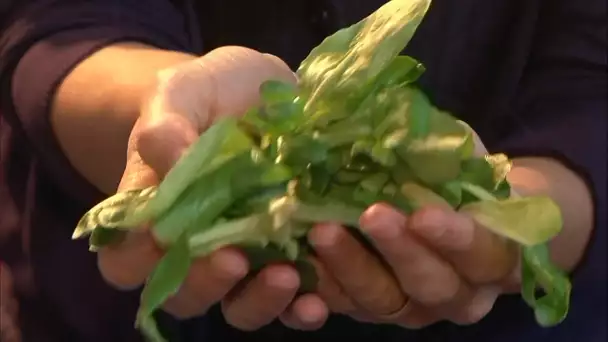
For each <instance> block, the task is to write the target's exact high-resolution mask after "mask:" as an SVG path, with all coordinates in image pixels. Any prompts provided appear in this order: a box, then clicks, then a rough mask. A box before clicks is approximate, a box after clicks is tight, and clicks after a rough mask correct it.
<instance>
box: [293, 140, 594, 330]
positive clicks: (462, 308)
mask: <svg viewBox="0 0 608 342" xmlns="http://www.w3.org/2000/svg"><path fill="white" fill-rule="evenodd" d="M476 153H477V154H485V153H486V150H485V147H483V144H481V141H480V140H479V139H477V151H476ZM509 181H510V182H511V185H512V186H513V188H514V189H517V190H516V191H515V192H517V193H515V194H513V195H514V196H518V195H533V194H544V195H549V196H551V197H552V198H553V199H554V200H555V201H556V203H557V204H558V205H559V206H560V208H561V209H562V215H563V220H564V228H563V229H562V232H561V233H560V234H559V235H558V236H557V237H556V238H555V239H554V240H552V241H551V243H550V248H551V256H552V259H553V261H554V262H555V263H556V264H557V266H559V267H560V268H562V269H565V270H572V269H573V268H574V267H575V266H576V264H577V263H578V262H579V261H580V260H581V258H582V255H583V253H584V250H585V247H586V245H587V243H588V241H589V238H590V235H591V231H592V227H593V219H592V217H593V205H592V201H591V196H590V192H589V190H588V189H587V187H586V186H585V183H584V182H583V181H582V180H581V179H580V177H579V176H577V175H576V174H575V173H574V172H572V171H570V170H569V169H567V168H566V167H565V166H564V165H563V164H561V163H559V162H558V161H555V160H552V159H545V158H522V159H516V160H515V161H514V167H513V169H512V171H511V173H510V174H509ZM573 208H576V209H573ZM360 225H361V227H362V230H363V231H364V233H365V234H367V235H368V236H369V237H370V238H371V241H372V243H373V245H374V246H375V248H376V249H377V251H378V252H379V255H380V256H381V258H378V257H376V256H375V255H374V254H373V253H370V252H369V251H368V250H367V249H365V248H364V247H363V246H362V245H361V244H360V243H359V242H357V240H356V239H355V238H353V236H352V235H350V234H349V233H348V231H347V230H346V229H345V228H344V227H341V226H340V225H337V224H331V223H328V224H322V225H318V226H316V227H315V228H313V230H312V231H311V232H310V234H309V241H310V242H311V244H312V245H313V247H314V249H315V251H316V253H317V256H316V259H314V260H313V262H314V263H315V265H316V268H317V273H318V274H319V278H320V280H319V284H318V293H319V295H320V296H321V298H322V299H323V300H324V301H325V302H326V303H327V305H328V306H329V309H330V310H331V311H332V312H336V313H341V314H345V315H349V316H351V317H352V318H354V319H356V320H359V321H364V322H373V323H392V324H397V325H400V326H403V327H406V328H410V329H412V328H422V327H425V326H428V325H431V324H433V323H435V322H438V321H444V320H448V321H451V322H454V323H456V324H461V325H467V324H472V323H476V322H478V321H479V320H481V319H482V318H483V317H484V316H486V315H487V314H488V313H489V312H490V311H491V309H492V307H493V305H494V302H495V300H496V299H497V297H498V296H500V295H501V294H504V293H515V292H519V285H520V276H519V274H520V273H519V272H520V268H519V248H517V246H515V245H514V244H512V243H509V242H507V241H506V240H504V239H502V238H500V237H498V236H497V235H494V234H493V233H491V232H490V231H489V230H487V229H485V228H484V227H482V226H480V225H478V224H477V223H476V222H475V221H474V220H473V219H472V218H470V217H468V216H467V215H466V214H463V213H458V212H455V211H454V210H452V209H451V208H443V207H428V208H422V209H420V210H418V211H416V212H414V213H412V214H410V215H404V214H402V213H400V212H398V211H397V210H395V209H393V208H391V207H390V206H388V205H385V204H377V205H374V206H372V207H370V208H369V209H368V210H367V211H366V212H365V213H364V214H363V215H362V217H361V220H360ZM381 259H382V260H381ZM283 321H284V322H286V323H287V324H288V325H290V326H292V327H294V328H298V327H299V326H301V325H302V322H299V321H298V319H297V317H296V316H294V315H292V314H290V313H289V312H286V313H285V314H284V315H283Z"/></svg>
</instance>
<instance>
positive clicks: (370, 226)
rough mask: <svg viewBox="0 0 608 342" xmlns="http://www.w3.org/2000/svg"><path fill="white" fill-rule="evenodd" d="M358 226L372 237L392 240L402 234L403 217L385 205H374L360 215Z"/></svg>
mask: <svg viewBox="0 0 608 342" xmlns="http://www.w3.org/2000/svg"><path fill="white" fill-rule="evenodd" d="M360 224H361V227H362V228H363V229H364V230H365V231H366V232H367V233H368V234H370V235H371V236H373V237H377V238H381V239H393V238H396V237H397V236H399V235H400V234H401V233H402V229H403V227H404V226H405V216H403V215H402V214H401V213H399V212H397V211H396V210H394V209H392V208H389V207H387V206H385V205H374V206H372V207H370V208H369V209H368V210H367V211H365V213H364V214H363V215H362V217H361V222H360Z"/></svg>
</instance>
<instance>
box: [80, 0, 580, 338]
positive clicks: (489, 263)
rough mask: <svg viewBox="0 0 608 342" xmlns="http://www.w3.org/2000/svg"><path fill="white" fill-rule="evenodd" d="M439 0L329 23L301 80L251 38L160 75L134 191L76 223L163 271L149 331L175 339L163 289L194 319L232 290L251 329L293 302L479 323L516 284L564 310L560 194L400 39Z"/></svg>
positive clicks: (129, 272)
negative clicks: (516, 161) (520, 193)
mask: <svg viewBox="0 0 608 342" xmlns="http://www.w3.org/2000/svg"><path fill="white" fill-rule="evenodd" d="M429 5H430V2H429V1H427V0H393V1H390V2H388V3H387V4H386V5H384V6H383V7H381V8H380V9H379V10H378V11H376V12H375V13H373V14H372V15H370V16H369V17H367V18H366V19H364V20H362V21H361V22H359V23H357V24H355V25H353V26H351V27H349V28H346V29H343V30H340V31H338V32H337V33H335V34H334V35H332V36H330V37H328V38H327V39H326V40H325V41H323V42H322V43H321V44H320V45H319V46H318V47H316V48H315V49H313V50H312V51H311V53H310V55H309V57H308V58H307V59H306V60H304V62H303V63H302V64H301V66H300V68H299V69H298V72H297V75H298V85H297V86H294V85H293V83H291V84H290V83H289V82H285V81H286V80H287V81H293V74H292V73H291V72H289V71H288V69H287V68H286V67H285V66H284V65H283V64H282V63H280V64H281V67H280V68H277V67H276V63H279V62H278V61H277V60H276V59H274V58H272V57H269V56H264V55H261V54H258V53H253V52H251V51H250V50H246V51H247V53H246V55H248V56H249V57H248V58H247V59H245V58H241V57H239V56H235V55H233V56H230V57H229V58H226V59H224V58H219V57H221V56H222V54H223V53H225V52H226V51H233V49H235V48H226V49H225V50H224V49H222V50H218V51H216V52H212V53H211V54H209V55H207V56H205V57H203V58H202V59H200V60H199V63H198V64H189V65H187V66H184V67H183V68H178V69H176V70H174V71H173V72H169V73H168V74H167V75H165V76H167V77H166V80H168V81H167V82H163V81H162V77H161V82H160V83H161V87H160V89H161V91H160V93H157V94H156V96H153V97H152V99H151V100H150V101H149V102H148V103H147V104H146V106H145V110H144V114H143V115H142V118H141V119H140V120H139V121H138V123H137V124H136V127H135V129H134V131H133V136H132V139H131V140H132V141H131V146H130V153H129V164H128V166H127V169H126V172H125V177H124V178H123V182H122V184H121V189H120V191H119V192H118V193H117V194H116V195H114V196H112V197H110V198H108V199H106V200H105V201H103V202H101V203H100V204H98V205H97V206H95V207H94V208H92V209H91V210H90V211H89V212H88V213H87V214H85V215H84V216H83V218H82V219H81V221H80V222H79V224H78V226H77V228H76V231H75V233H74V237H75V238H79V237H83V236H89V244H90V246H91V249H92V250H98V251H99V252H100V259H99V260H100V265H101V269H102V272H103V273H104V275H105V277H106V278H107V279H108V280H109V281H110V282H113V283H115V284H118V285H122V286H134V285H138V284H140V283H141V282H143V281H144V280H145V281H146V286H145V288H144V290H143V292H142V299H141V305H140V309H139V312H138V315H137V321H136V325H137V326H138V327H139V328H141V329H142V331H143V332H144V333H145V335H146V336H147V337H148V338H149V339H150V340H152V341H164V337H163V336H162V335H161V334H160V333H159V331H158V330H157V328H156V325H155V323H154V319H153V316H152V314H153V313H154V311H155V310H157V309H158V308H160V307H161V306H163V304H164V303H165V304H164V307H165V308H167V309H168V310H170V312H173V313H175V314H177V315H179V316H190V315H195V314H200V313H202V312H204V311H205V309H207V308H208V307H209V306H210V305H212V304H213V303H215V302H217V301H222V304H223V308H224V314H225V315H226V318H227V320H228V321H229V322H230V323H231V324H233V325H235V326H237V327H239V328H241V329H246V330H250V329H255V328H257V327H260V326H262V325H265V324H267V323H269V322H270V321H272V320H273V319H274V318H275V317H277V316H279V315H280V317H281V318H282V320H283V321H284V322H285V323H287V324H288V325H290V326H293V327H296V328H315V327H318V326H319V325H320V324H322V323H323V322H324V321H325V319H326V317H327V314H328V312H327V309H328V307H329V308H330V309H331V310H333V311H337V312H343V313H346V314H349V315H351V316H353V317H355V318H357V319H361V320H367V321H373V322H391V323H397V324H400V325H403V326H406V327H420V326H425V325H428V324H430V323H432V322H435V321H437V320H445V319H448V320H452V321H454V322H457V323H471V322H474V321H476V320H478V319H480V318H481V317H483V316H484V315H485V314H486V313H487V312H488V311H489V310H490V308H491V306H492V304H493V301H494V299H495V298H496V296H497V295H498V294H500V293H502V292H504V291H505V290H506V289H507V288H509V284H510V283H512V282H513V281H515V283H518V285H519V286H520V291H521V294H522V298H523V300H525V301H526V303H527V304H528V305H530V306H531V307H532V308H533V309H534V312H535V317H536V320H537V321H538V323H539V324H541V325H543V326H550V325H554V324H558V323H559V322H561V321H562V320H563V319H564V318H565V316H566V313H567V311H568V303H569V295H570V283H569V281H568V279H567V277H566V275H565V274H564V272H563V271H562V270H560V269H558V268H557V267H556V266H555V265H553V264H552V262H551V260H550V259H549V255H548V247H547V242H548V241H549V240H550V239H551V238H552V237H554V236H555V235H557V233H558V232H559V231H560V229H561V226H562V217H561V212H560V208H559V207H558V206H557V205H556V204H555V203H554V202H553V200H552V199H551V198H549V197H547V196H528V197H521V198H520V197H516V196H513V195H514V193H513V192H512V189H511V186H510V184H509V182H508V180H507V174H508V173H509V171H510V169H511V162H510V161H509V159H508V158H507V157H506V156H505V155H502V154H495V155H489V154H486V153H485V151H483V153H477V154H476V151H479V150H480V147H481V145H480V143H479V142H476V139H475V135H474V134H473V132H471V130H469V129H467V128H466V126H465V125H463V124H462V123H461V122H459V121H458V120H456V119H455V118H453V117H452V116H450V115H449V113H446V112H444V111H442V110H441V109H439V108H436V107H435V106H433V105H432V103H431V102H430V100H429V99H428V98H427V97H426V96H425V95H424V94H423V92H422V91H421V90H420V89H418V88H417V87H416V86H415V81H416V79H417V78H418V77H419V76H420V75H421V74H422V73H423V72H424V67H423V66H422V65H421V64H420V63H419V62H418V61H416V60H415V59H413V58H411V57H408V56H399V54H400V52H401V51H402V50H403V48H404V46H405V45H407V43H408V42H409V40H410V39H411V38H412V36H413V34H414V32H415V30H416V28H417V27H418V25H419V23H420V22H421V20H422V18H423V17H424V14H425V13H426V11H427V9H428V7H429ZM236 50H238V51H241V52H243V50H242V49H238V48H236ZM249 59H251V60H249ZM268 63H270V64H268ZM273 63H275V64H273ZM271 65H274V66H271ZM265 70H267V71H265ZM175 71H177V72H175ZM161 76H162V75H161ZM269 79H272V81H268V82H265V81H266V80H269ZM197 80H198V82H200V83H197ZM185 85H187V86H185ZM258 90H259V95H260V96H259V97H258V95H257V93H256V91H258ZM186 99H187V100H186ZM256 100H259V103H256ZM243 113H245V114H244V115H239V114H243ZM233 114H234V115H239V116H238V117H231V115H233ZM212 122H213V123H214V124H213V125H211V126H209V125H210V124H211V123H212ZM201 133H202V134H201ZM198 134H201V135H200V137H197V136H198ZM190 145H191V146H190ZM187 146H190V147H188V149H187V153H185V152H186V147H187ZM146 165H147V166H146ZM163 176H164V177H163ZM159 178H162V182H160V183H159V182H158V179H159ZM378 203H384V204H378ZM327 222H333V223H331V224H330V223H327ZM319 224H320V225H319ZM146 225H149V229H148V230H146V229H142V228H141V227H142V226H146ZM342 226H344V227H348V229H349V234H347V233H346V230H345V228H342ZM355 239H357V240H355ZM157 246H160V247H157ZM233 246H237V247H238V248H239V250H240V251H241V252H243V253H245V254H246V255H247V258H245V257H243V255H240V254H239V252H236V251H235V250H233V249H232V248H234V247H233ZM363 246H364V247H365V248H363ZM161 249H162V250H163V251H166V253H164V255H162V254H163V253H161V252H160V250H161ZM161 256H162V259H161V260H160V261H158V259H159V258H160V257H161ZM201 258H202V259H201ZM311 260H312V262H311ZM157 261H158V263H156V262H157ZM285 263H287V264H289V265H290V266H285ZM247 266H249V267H247ZM313 266H316V267H313ZM292 267H293V268H292ZM295 270H297V272H298V273H295ZM249 271H252V272H249ZM247 273H248V274H249V275H250V276H251V277H253V280H251V281H249V282H248V283H246V285H244V286H237V288H238V291H235V290H233V289H234V287H235V286H236V285H237V283H239V281H240V280H241V279H243V277H244V276H245V275H246V274H247ZM298 274H299V277H298ZM519 277H520V278H521V281H519V279H518V278H519ZM539 287H540V288H542V289H543V290H544V294H543V295H542V296H540V297H539V296H538V294H539V293H538V292H537V289H538V288H539ZM297 291H300V294H301V296H298V297H297V299H296V300H295V301H293V299H294V298H295V296H296V293H297ZM320 297H322V298H323V299H324V300H323V299H321V298H320ZM326 305H327V306H328V307H327V306H326Z"/></svg>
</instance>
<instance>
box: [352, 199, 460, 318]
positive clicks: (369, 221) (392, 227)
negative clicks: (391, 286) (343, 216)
mask: <svg viewBox="0 0 608 342" xmlns="http://www.w3.org/2000/svg"><path fill="white" fill-rule="evenodd" d="M361 227H362V229H363V231H364V232H366V233H367V234H368V235H369V236H370V237H371V239H372V241H373V243H374V245H375V246H376V247H377V249H378V250H379V251H380V253H381V254H382V256H383V257H384V258H385V260H386V261H387V262H388V264H389V265H390V266H391V267H392V269H393V271H394V273H395V275H396V277H397V279H398V280H399V282H400V284H401V288H402V289H403V291H404V292H405V293H407V295H408V296H410V297H411V298H412V299H414V300H415V301H416V302H418V303H420V304H422V305H425V306H430V307H437V306H445V305H450V304H451V303H453V302H454V300H455V299H456V298H457V296H458V295H459V294H460V291H461V290H462V287H463V285H464V284H462V282H461V280H460V277H459V276H458V274H457V273H456V272H455V271H454V270H453V269H452V267H451V266H450V265H449V264H448V263H447V262H445V261H443V260H442V259H440V258H439V256H438V255H437V254H435V253H434V252H432V251H431V250H430V249H428V248H427V247H425V246H424V245H423V244H421V243H420V242H418V241H417V240H415V239H414V238H413V237H412V236H411V235H410V234H408V232H407V230H406V218H405V216H404V215H402V214H401V213H399V212H397V211H396V210H394V209H392V208H391V207H389V206H388V205H384V204H377V205H374V206H372V207H370V208H369V209H368V210H367V211H366V212H365V213H364V214H363V215H362V217H361Z"/></svg>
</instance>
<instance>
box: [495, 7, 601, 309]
mask: <svg viewBox="0 0 608 342" xmlns="http://www.w3.org/2000/svg"><path fill="white" fill-rule="evenodd" d="M545 3H546V6H545V9H544V10H543V12H542V14H541V17H540V25H539V27H540V29H539V32H538V34H537V39H536V42H535V46H534V49H533V52H532V55H531V56H530V63H529V65H528V67H527V70H526V71H525V74H524V78H523V84H524V87H523V88H522V89H523V90H522V92H521V93H520V94H519V96H518V99H517V106H518V108H517V110H516V111H515V113H514V120H516V121H517V122H518V126H519V128H520V129H519V130H517V132H515V133H513V134H511V135H510V136H509V137H508V138H507V139H505V140H504V141H502V142H501V143H499V144H498V145H497V146H492V150H496V151H505V152H507V154H509V155H510V156H511V157H517V156H551V157H554V158H557V159H558V160H560V161H562V162H563V163H564V164H565V165H566V166H568V167H569V168H570V169H572V170H574V171H575V172H577V173H578V174H579V175H580V176H581V177H582V178H583V179H584V180H585V181H586V182H587V185H588V188H589V189H590V192H591V194H592V196H593V200H594V212H595V227H594V231H593V236H592V237H591V239H590V242H589V245H588V247H587V250H586V255H585V257H584V260H583V261H582V263H581V264H580V265H579V267H578V268H577V269H576V270H575V272H574V273H573V307H572V309H571V315H573V316H576V315H579V314H580V315H581V317H588V315H589V314H588V313H587V316H585V313H573V312H572V311H577V310H582V311H585V310H587V311H588V310H590V309H589V308H591V307H593V308H596V309H597V310H604V311H603V312H602V313H599V312H597V314H598V317H602V315H604V316H603V317H605V315H606V309H605V308H606V306H605V305H597V303H606V289H605V284H606V282H607V278H606V274H607V272H606V260H607V259H606V249H607V248H608V245H607V241H608V237H607V235H606V230H607V229H608V227H607V226H606V224H607V222H606V208H607V206H608V202H607V198H606V192H607V188H606V178H607V177H608V175H607V174H606V164H607V162H608V156H607V153H606V150H607V143H606V141H607V137H606V132H607V127H608V122H607V116H608V108H607V101H608V97H607V94H608V87H607V77H606V70H607V68H608V65H607V51H608V43H607V32H606V31H607V30H606V28H607V22H606V1H605V0H587V1H574V2H573V1H567V0H559V1H546V2H545ZM583 303H585V304H583ZM602 308H603V309H602Z"/></svg>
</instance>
